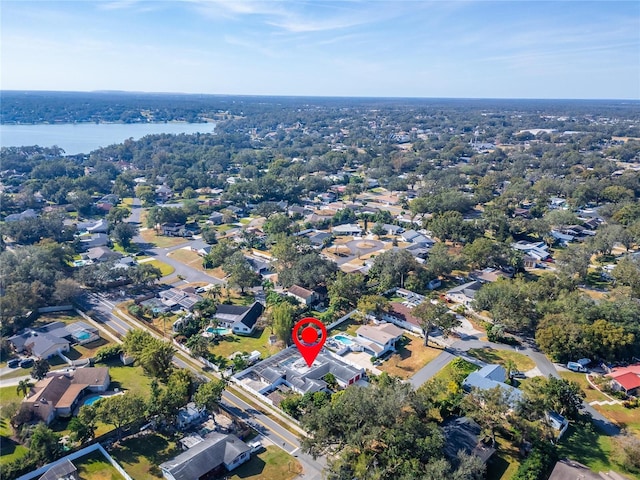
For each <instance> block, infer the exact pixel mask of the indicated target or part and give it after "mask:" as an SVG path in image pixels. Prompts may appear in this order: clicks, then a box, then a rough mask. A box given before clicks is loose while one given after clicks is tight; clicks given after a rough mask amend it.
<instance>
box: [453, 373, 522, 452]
mask: <svg viewBox="0 0 640 480" xmlns="http://www.w3.org/2000/svg"><path fill="white" fill-rule="evenodd" d="M511 400H512V399H511V392H510V391H508V390H506V389H504V388H502V387H500V386H496V387H494V388H490V389H477V388H474V389H473V390H472V391H471V392H470V393H469V394H468V395H466V396H465V397H464V399H463V400H462V404H461V407H462V410H463V411H464V412H465V414H466V415H467V416H468V417H469V418H471V419H472V420H474V421H475V422H476V423H478V425H480V428H481V429H482V430H481V433H480V435H481V437H484V438H488V439H490V440H491V443H492V445H495V444H496V434H497V433H498V432H499V431H505V432H506V431H508V427H509V416H510V412H511Z"/></svg>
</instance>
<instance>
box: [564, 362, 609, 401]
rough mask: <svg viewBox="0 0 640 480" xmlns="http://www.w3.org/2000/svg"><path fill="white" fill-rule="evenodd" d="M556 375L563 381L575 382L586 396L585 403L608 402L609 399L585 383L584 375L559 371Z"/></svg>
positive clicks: (585, 377) (585, 376)
mask: <svg viewBox="0 0 640 480" xmlns="http://www.w3.org/2000/svg"><path fill="white" fill-rule="evenodd" d="M558 373H559V374H560V376H561V377H562V378H564V379H565V380H571V381H573V382H576V383H577V384H578V385H580V387H581V388H582V391H583V392H584V393H585V394H586V395H587V396H586V398H585V401H586V402H587V403H590V402H594V401H598V402H605V401H608V400H610V398H608V397H607V396H606V395H604V394H603V393H602V392H600V391H599V390H596V389H595V388H593V387H592V386H591V385H590V384H589V382H588V381H587V375H586V374H584V373H578V372H569V371H566V370H561V371H559V372H558Z"/></svg>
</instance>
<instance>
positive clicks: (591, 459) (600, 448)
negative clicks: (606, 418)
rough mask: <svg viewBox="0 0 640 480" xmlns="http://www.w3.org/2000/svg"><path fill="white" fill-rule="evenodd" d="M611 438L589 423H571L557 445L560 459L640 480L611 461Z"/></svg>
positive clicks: (639, 477)
mask: <svg viewBox="0 0 640 480" xmlns="http://www.w3.org/2000/svg"><path fill="white" fill-rule="evenodd" d="M612 448H613V445H612V441H611V437H609V436H607V435H604V434H602V433H601V432H600V431H599V430H597V429H596V428H595V427H593V426H592V425H591V424H590V423H584V422H582V423H573V424H571V425H570V426H569V429H568V430H567V431H566V433H565V434H564V436H563V437H562V440H561V441H560V443H559V444H558V453H559V455H560V458H565V457H567V458H570V459H572V460H576V461H578V462H580V463H583V464H585V465H586V466H587V467H589V468H590V469H591V470H593V471H595V472H601V471H605V472H607V471H609V470H613V471H616V472H621V473H624V474H625V475H627V476H628V477H630V478H635V479H640V476H639V475H633V474H631V473H629V472H626V471H624V470H622V469H621V468H620V466H618V465H617V464H615V463H614V462H613V461H612V459H611V452H612Z"/></svg>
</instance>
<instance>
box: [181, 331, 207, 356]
mask: <svg viewBox="0 0 640 480" xmlns="http://www.w3.org/2000/svg"><path fill="white" fill-rule="evenodd" d="M186 346H187V348H188V349H189V350H191V355H193V356H194V357H204V356H205V355H207V354H208V353H209V339H208V338H206V337H203V336H202V335H198V334H196V335H191V336H190V337H189V339H188V340H187V343H186Z"/></svg>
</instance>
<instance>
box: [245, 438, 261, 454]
mask: <svg viewBox="0 0 640 480" xmlns="http://www.w3.org/2000/svg"><path fill="white" fill-rule="evenodd" d="M247 446H248V447H249V448H250V449H251V453H256V452H259V451H260V450H262V442H261V441H260V440H251V441H249V442H247Z"/></svg>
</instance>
